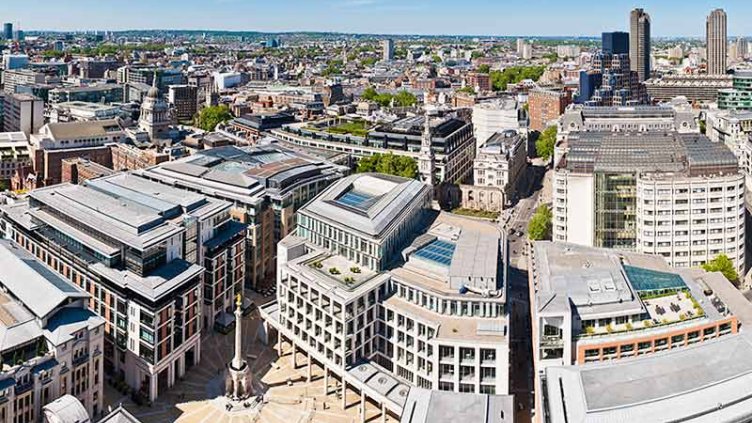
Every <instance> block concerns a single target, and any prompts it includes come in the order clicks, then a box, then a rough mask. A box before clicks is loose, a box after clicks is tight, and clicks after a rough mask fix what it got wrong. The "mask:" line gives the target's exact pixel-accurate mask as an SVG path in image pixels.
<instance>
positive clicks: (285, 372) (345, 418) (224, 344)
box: [105, 311, 398, 423]
mask: <svg viewBox="0 0 752 423" xmlns="http://www.w3.org/2000/svg"><path fill="white" fill-rule="evenodd" d="M261 324H262V322H261V319H260V318H259V317H258V312H257V311H254V312H253V313H251V315H250V316H249V317H246V318H244V321H243V325H242V327H243V343H244V345H243V353H244V354H245V358H246V360H247V361H248V363H249V364H250V366H251V368H252V370H253V373H254V377H255V378H256V383H254V385H258V384H259V382H260V384H261V385H263V386H265V387H266V389H267V390H266V395H265V401H266V403H265V404H264V405H263V406H262V407H260V409H258V410H254V409H251V410H247V409H244V408H243V407H242V405H241V406H240V407H239V408H238V409H237V410H232V411H230V410H227V408H226V407H227V403H228V402H227V401H226V400H224V398H223V397H222V387H223V384H224V372H225V365H226V363H228V362H229V361H230V360H231V358H232V355H233V341H234V336H233V332H230V333H229V334H227V335H222V334H219V333H211V334H210V335H207V336H206V337H205V338H204V339H203V340H202V345H201V349H202V350H201V363H200V364H199V365H198V366H196V367H193V368H192V369H190V370H189V371H187V372H186V377H185V378H184V379H183V380H180V381H178V382H176V384H175V386H173V387H172V388H171V389H170V390H169V391H167V392H166V393H164V394H160V396H159V398H158V399H157V400H156V401H155V402H154V403H153V404H152V405H151V406H137V405H136V404H135V403H134V402H133V401H132V400H131V399H130V397H129V396H124V395H123V394H121V393H120V392H118V391H116V390H115V389H114V388H113V387H111V386H109V385H105V404H106V405H110V406H112V407H113V408H114V407H116V406H117V405H118V404H121V403H122V405H123V406H124V407H125V408H126V409H128V411H130V412H131V413H133V415H135V416H136V417H137V418H139V419H140V420H141V421H142V422H143V423H166V422H184V423H189V422H196V423H198V422H205V423H245V422H248V423H250V422H263V423H266V422H269V423H277V422H279V423H298V422H301V423H302V422H331V423H340V422H341V423H350V422H359V421H360V418H359V414H358V408H359V401H360V396H359V394H358V393H356V392H354V391H349V390H348V392H347V408H346V409H345V410H343V409H342V407H341V397H340V396H339V390H338V386H339V385H338V383H337V382H336V381H335V378H334V377H330V378H329V389H328V391H329V392H328V395H324V372H323V370H322V369H321V368H320V367H318V366H315V365H314V366H313V367H312V378H311V382H310V383H308V382H307V368H306V364H307V361H306V360H307V357H306V356H305V355H303V354H300V353H298V356H297V364H298V368H297V369H293V368H292V359H291V358H292V357H291V356H290V354H291V352H292V350H291V348H290V345H289V344H286V343H285V344H283V352H282V357H279V356H278V355H277V352H276V349H275V348H274V346H273V345H271V346H265V345H263V344H262V343H261V342H260V341H257V340H256V334H257V332H258V328H259V325H261ZM366 421H368V422H380V421H382V420H381V413H380V410H379V408H378V407H377V406H376V405H375V404H368V403H367V405H366ZM386 421H387V422H397V421H398V420H397V419H395V418H393V417H392V416H388V417H387V419H386Z"/></svg>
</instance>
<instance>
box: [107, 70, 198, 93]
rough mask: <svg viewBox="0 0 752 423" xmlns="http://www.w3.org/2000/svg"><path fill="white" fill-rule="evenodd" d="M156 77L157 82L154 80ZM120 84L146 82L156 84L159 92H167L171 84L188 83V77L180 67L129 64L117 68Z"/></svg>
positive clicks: (146, 83) (149, 84)
mask: <svg viewBox="0 0 752 423" xmlns="http://www.w3.org/2000/svg"><path fill="white" fill-rule="evenodd" d="M155 77H156V83H155V81H154V79H155ZM117 82H118V84H145V85H147V86H156V87H157V88H158V89H159V94H160V95H163V94H166V93H167V89H168V87H169V86H170V85H182V84H185V83H186V77H185V75H183V72H182V71H180V70H179V69H172V68H161V67H155V66H133V65H127V66H123V67H121V68H118V70H117Z"/></svg>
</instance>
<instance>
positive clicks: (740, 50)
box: [736, 37, 750, 60]
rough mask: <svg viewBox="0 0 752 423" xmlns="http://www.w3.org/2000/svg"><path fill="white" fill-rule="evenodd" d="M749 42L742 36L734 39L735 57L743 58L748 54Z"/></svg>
mask: <svg viewBox="0 0 752 423" xmlns="http://www.w3.org/2000/svg"><path fill="white" fill-rule="evenodd" d="M749 53H750V51H749V42H748V41H747V39H746V38H744V37H739V38H737V39H736V59H738V60H744V59H745V58H746V57H747V56H748V55H749Z"/></svg>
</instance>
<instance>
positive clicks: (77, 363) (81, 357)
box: [71, 352, 89, 368]
mask: <svg viewBox="0 0 752 423" xmlns="http://www.w3.org/2000/svg"><path fill="white" fill-rule="evenodd" d="M88 361H89V353H88V352H87V353H85V354H81V355H79V356H78V357H76V358H74V359H73V360H71V363H72V364H73V368H76V367H78V366H80V365H82V364H84V363H86V362H88Z"/></svg>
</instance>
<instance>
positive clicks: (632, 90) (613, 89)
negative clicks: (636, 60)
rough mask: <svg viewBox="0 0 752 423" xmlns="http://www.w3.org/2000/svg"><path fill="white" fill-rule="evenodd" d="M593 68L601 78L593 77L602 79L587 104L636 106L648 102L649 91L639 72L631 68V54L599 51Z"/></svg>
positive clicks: (594, 59) (586, 101)
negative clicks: (640, 78)
mask: <svg viewBox="0 0 752 423" xmlns="http://www.w3.org/2000/svg"><path fill="white" fill-rule="evenodd" d="M593 68H594V69H595V70H596V71H598V72H599V73H600V77H599V78H593V80H597V79H600V85H599V86H597V87H595V89H594V90H593V93H592V95H591V96H590V98H589V99H588V100H585V101H584V102H585V104H587V105H590V106H634V105H638V104H645V103H647V101H648V98H647V91H646V90H645V86H644V85H643V84H642V83H641V82H640V80H639V76H638V74H637V72H635V71H633V70H631V68H630V60H629V55H626V54H607V53H598V54H596V55H595V56H594V58H593ZM587 82H590V80H588V81H587ZM587 88H589V87H587ZM581 92H582V90H581Z"/></svg>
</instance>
